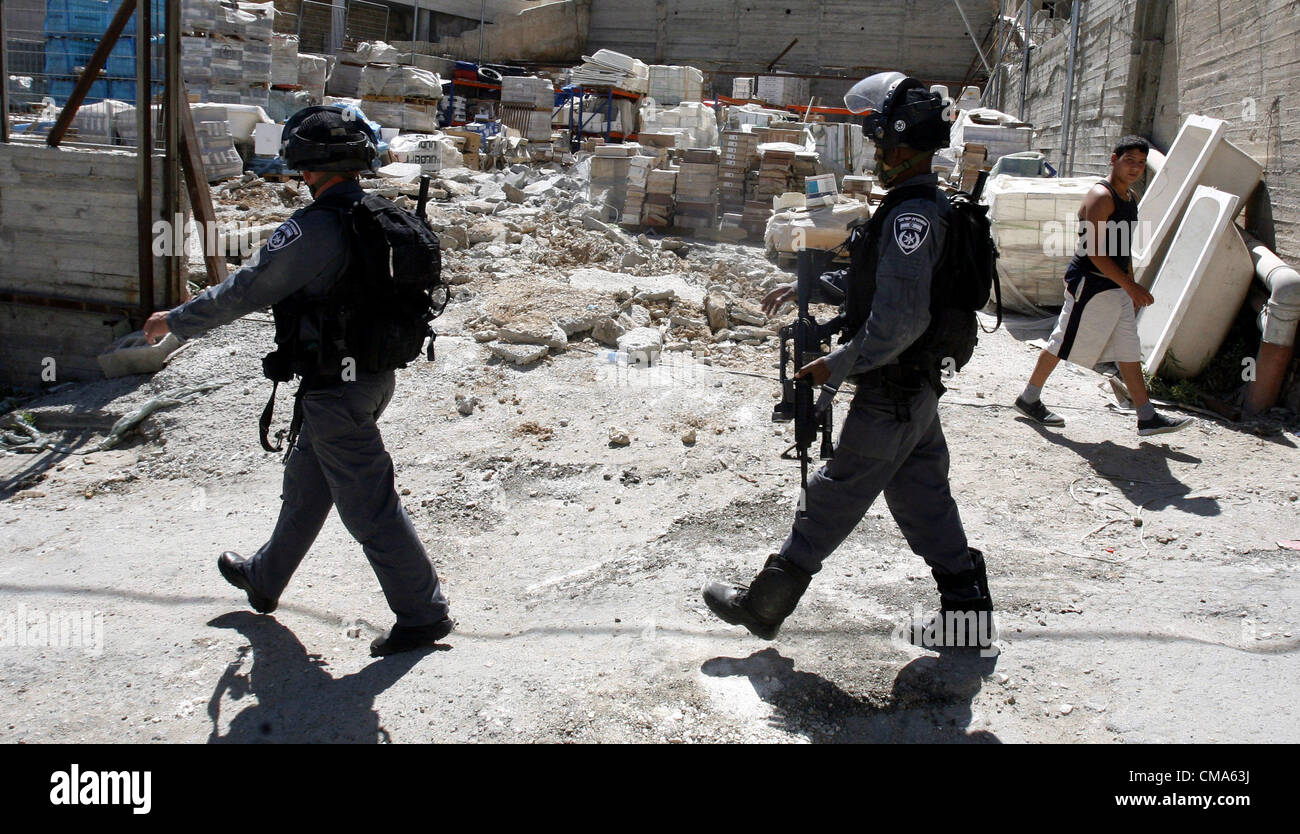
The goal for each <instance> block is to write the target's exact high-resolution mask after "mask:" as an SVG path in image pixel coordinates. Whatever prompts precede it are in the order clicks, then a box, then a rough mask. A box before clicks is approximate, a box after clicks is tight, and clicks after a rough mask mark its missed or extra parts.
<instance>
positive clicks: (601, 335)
mask: <svg viewBox="0 0 1300 834" xmlns="http://www.w3.org/2000/svg"><path fill="white" fill-rule="evenodd" d="M626 332H627V328H626V327H624V326H623V325H621V324H619V323H618V322H617V321H615V320H614V319H612V318H610V317H609V316H605V317H603V318H602V319H601V320H600V321H598V322H596V325H595V326H594V327H592V328H591V338H593V339H595V340H596V341H598V342H600V343H601V344H602V345H609V346H610V347H618V337H619V336H622V335H623V334H624V333H626Z"/></svg>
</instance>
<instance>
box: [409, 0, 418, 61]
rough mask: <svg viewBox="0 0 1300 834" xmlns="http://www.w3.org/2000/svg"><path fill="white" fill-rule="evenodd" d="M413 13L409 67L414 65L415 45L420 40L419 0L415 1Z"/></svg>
mask: <svg viewBox="0 0 1300 834" xmlns="http://www.w3.org/2000/svg"><path fill="white" fill-rule="evenodd" d="M414 5H415V12H414V16H413V17H412V18H411V65H412V66H414V65H415V45H416V43H418V42H419V40H420V0H415V4H414Z"/></svg>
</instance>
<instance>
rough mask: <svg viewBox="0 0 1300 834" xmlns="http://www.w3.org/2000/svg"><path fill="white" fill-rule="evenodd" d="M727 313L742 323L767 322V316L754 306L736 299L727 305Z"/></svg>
mask: <svg viewBox="0 0 1300 834" xmlns="http://www.w3.org/2000/svg"><path fill="white" fill-rule="evenodd" d="M727 315H728V316H729V317H730V318H731V320H732V321H738V322H741V323H742V324H752V325H757V326H762V325H764V324H767V316H765V315H763V314H762V313H760V312H759V311H758V310H755V309H754V308H753V307H748V306H745V305H743V304H740V303H739V302H735V301H733V302H731V303H730V304H728V305H727Z"/></svg>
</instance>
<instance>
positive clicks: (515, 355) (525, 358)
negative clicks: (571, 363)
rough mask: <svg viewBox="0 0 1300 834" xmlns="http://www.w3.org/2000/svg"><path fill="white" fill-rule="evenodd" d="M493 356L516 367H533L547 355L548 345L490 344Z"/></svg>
mask: <svg viewBox="0 0 1300 834" xmlns="http://www.w3.org/2000/svg"><path fill="white" fill-rule="evenodd" d="M487 347H488V350H490V351H492V355H493V356H496V357H498V358H500V359H502V360H504V361H506V362H510V363H512V364H515V365H520V366H523V365H531V364H533V363H534V362H536V361H537V360H539V359H541V358H542V357H543V356H545V355H546V354H547V352H548V351H549V348H547V347H546V345H517V344H512V343H510V342H488V346H487Z"/></svg>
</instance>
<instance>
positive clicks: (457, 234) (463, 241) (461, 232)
mask: <svg viewBox="0 0 1300 834" xmlns="http://www.w3.org/2000/svg"><path fill="white" fill-rule="evenodd" d="M438 238H439V242H443V241H445V240H446V239H448V238H450V239H451V240H453V241H455V246H454V247H453V248H456V249H466V248H468V247H469V232H467V231H466V230H465V228H464V227H462V226H447V227H446V228H444V229H443V230H442V231H440V232H438Z"/></svg>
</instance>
